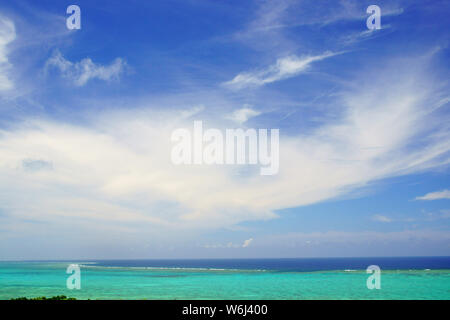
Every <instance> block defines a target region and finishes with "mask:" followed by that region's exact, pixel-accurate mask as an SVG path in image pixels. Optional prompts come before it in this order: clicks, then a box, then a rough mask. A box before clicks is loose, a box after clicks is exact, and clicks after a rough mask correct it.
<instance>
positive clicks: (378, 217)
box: [372, 214, 392, 222]
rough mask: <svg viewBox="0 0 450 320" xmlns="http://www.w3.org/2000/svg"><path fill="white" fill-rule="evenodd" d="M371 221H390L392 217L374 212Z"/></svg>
mask: <svg viewBox="0 0 450 320" xmlns="http://www.w3.org/2000/svg"><path fill="white" fill-rule="evenodd" d="M372 220H373V221H378V222H392V219H391V218H389V217H387V216H383V215H381V214H376V215H374V216H373V217H372Z"/></svg>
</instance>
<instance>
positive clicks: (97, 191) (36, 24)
mask: <svg viewBox="0 0 450 320" xmlns="http://www.w3.org/2000/svg"><path fill="white" fill-rule="evenodd" d="M70 4H77V5H78V6H79V7H80V8H81V29H80V30H68V29H67V28H66V18H67V17H68V16H69V15H68V14H66V8H67V7H68V6H69V5H70ZM371 4H376V5H378V6H379V7H380V8H381V29H380V30H368V29H367V27H366V19H367V18H368V16H369V14H367V13H366V8H367V7H368V6H369V5H371ZM449 13H450V5H449V3H448V2H446V1H378V2H376V3H375V2H372V1H320V2H318V1H302V0H299V1H290V0H279V1H206V0H187V1H186V0H184V1H178V0H175V1H126V2H124V1H95V3H94V2H92V1H77V2H76V3H72V2H64V1H39V2H38V3H37V2H35V1H14V2H11V1H8V2H7V1H1V2H0V111H1V112H0V259H75V258H80V259H88V258H92V259H95V258H98V259H101V258H208V257H211V258H222V257H223V258H232V257H239V258H244V257H249V258H251V257H315V256H397V255H401V256H404V255H449V254H450V191H449V190H450V171H449V162H450V127H449V123H450V122H449V116H450V110H449V101H450V100H449V98H450V97H449V83H448V75H449V61H450V60H449V48H448V45H449V34H448V30H450V25H449V24H450V22H449V20H448V18H447V16H448V14H449ZM195 120H201V121H203V123H204V126H205V127H209V128H219V129H225V128H244V129H245V128H267V129H271V128H277V129H280V169H279V173H278V174H277V175H274V176H260V175H259V174H258V171H257V170H253V169H254V168H252V167H251V166H220V165H217V166H208V165H203V166H175V165H174V164H173V163H171V161H170V150H171V147H172V143H171V141H170V136H171V132H173V130H174V129H176V128H180V127H183V128H192V125H193V121H195Z"/></svg>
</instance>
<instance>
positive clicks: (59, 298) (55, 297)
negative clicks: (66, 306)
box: [11, 296, 77, 300]
mask: <svg viewBox="0 0 450 320" xmlns="http://www.w3.org/2000/svg"><path fill="white" fill-rule="evenodd" d="M11 300H77V299H75V298H69V297H66V296H54V297H50V298H47V297H35V298H27V297H19V298H12V299H11Z"/></svg>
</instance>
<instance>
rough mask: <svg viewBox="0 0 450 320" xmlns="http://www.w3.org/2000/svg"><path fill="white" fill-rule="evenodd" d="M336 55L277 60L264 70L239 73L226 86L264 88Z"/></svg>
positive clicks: (290, 57)
mask: <svg viewBox="0 0 450 320" xmlns="http://www.w3.org/2000/svg"><path fill="white" fill-rule="evenodd" d="M336 54H337V53H332V52H325V53H324V54H321V55H316V56H296V55H291V56H287V57H284V58H280V59H277V61H276V62H275V64H273V65H271V66H269V67H267V68H264V69H262V70H256V71H251V72H243V73H239V74H238V75H237V76H235V77H234V78H233V79H232V80H230V81H227V82H225V83H224V85H225V86H227V87H230V88H233V89H243V88H247V87H259V86H263V85H265V84H268V83H272V82H276V81H280V80H284V79H287V78H291V77H294V76H297V75H299V74H300V73H302V72H305V71H307V70H308V68H309V67H310V65H311V64H312V63H313V62H316V61H320V60H323V59H326V58H329V57H332V56H334V55H336Z"/></svg>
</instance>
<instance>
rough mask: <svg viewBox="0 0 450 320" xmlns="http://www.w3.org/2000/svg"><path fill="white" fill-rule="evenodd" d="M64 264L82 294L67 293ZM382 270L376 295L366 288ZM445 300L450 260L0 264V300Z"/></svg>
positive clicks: (448, 290) (448, 295) (448, 296)
mask: <svg viewBox="0 0 450 320" xmlns="http://www.w3.org/2000/svg"><path fill="white" fill-rule="evenodd" d="M70 264H78V265H80V270H81V277H80V279H81V289H80V290H76V289H72V290H70V289H68V288H67V287H66V280H67V278H68V277H69V276H70V274H67V273H66V269H67V267H68V266H69V265H70ZM369 265H378V266H379V267H380V268H381V275H380V283H381V288H380V289H379V290H377V289H373V290H369V289H368V288H367V285H366V281H367V278H368V277H369V276H370V274H367V273H366V268H367V267H368V266H369ZM55 295H66V296H69V297H74V298H77V299H148V300H151V299H169V300H172V299H250V300H252V299H444V300H448V299H450V257H389V258H388V257H384V258H381V257H375V258H298V259H199V260H90V261H86V260H85V261H21V262H13V261H4V262H0V299H11V298H17V297H22V296H26V297H38V296H47V297H50V296H55Z"/></svg>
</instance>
